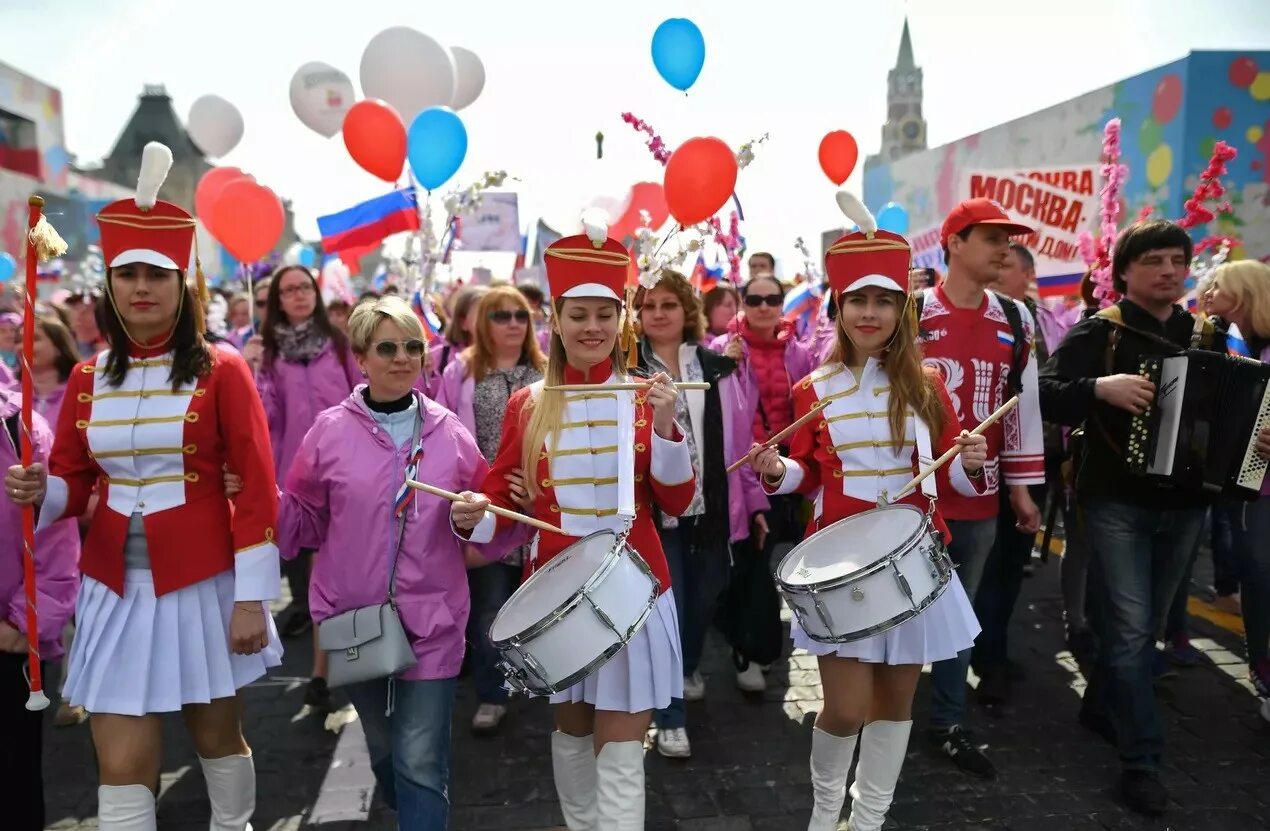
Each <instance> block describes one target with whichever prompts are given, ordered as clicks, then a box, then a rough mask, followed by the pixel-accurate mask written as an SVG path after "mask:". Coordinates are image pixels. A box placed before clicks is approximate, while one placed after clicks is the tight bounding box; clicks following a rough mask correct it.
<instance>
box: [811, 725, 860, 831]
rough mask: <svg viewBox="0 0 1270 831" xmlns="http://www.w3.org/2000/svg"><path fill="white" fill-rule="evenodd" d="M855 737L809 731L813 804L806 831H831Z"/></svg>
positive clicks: (844, 790) (839, 810)
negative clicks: (814, 799) (814, 801)
mask: <svg viewBox="0 0 1270 831" xmlns="http://www.w3.org/2000/svg"><path fill="white" fill-rule="evenodd" d="M859 738H860V737H859V735H855V736H835V735H834V734H832V733H826V732H825V731H824V730H821V729H820V728H819V727H816V728H814V729H813V730H812V731H811V789H812V793H813V794H814V795H815V798H816V804H815V807H814V808H812V811H811V822H810V823H808V824H807V831H834V829H835V828H837V827H838V818H839V817H840V816H841V815H842V803H843V802H845V801H846V799H847V774H848V773H850V771H851V757H852V756H853V755H854V754H855V746H856V740H858V739H859Z"/></svg>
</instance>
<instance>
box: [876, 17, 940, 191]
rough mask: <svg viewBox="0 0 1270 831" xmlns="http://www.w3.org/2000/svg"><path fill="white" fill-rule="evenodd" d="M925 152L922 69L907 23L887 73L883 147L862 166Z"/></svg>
mask: <svg viewBox="0 0 1270 831" xmlns="http://www.w3.org/2000/svg"><path fill="white" fill-rule="evenodd" d="M925 149H926V120H925V119H924V118H922V70H921V69H920V68H919V67H918V66H917V64H916V63H915V62H914V61H913V41H912V39H911V38H910V37H909V34H908V20H907V18H906V19H905V20H904V31H903V33H902V34H901V35H900V52H899V56H898V57H897V58H896V59H895V67H894V68H893V69H892V70H891V71H890V72H888V73H887V74H886V123H885V124H884V125H882V146H881V148H880V149H879V151H878V154H877V155H876V156H870V157H868V159H866V160H865V167H866V168H869V167H873V166H874V165H878V164H886V163H887V162H893V161H895V160H896V159H902V158H903V157H905V156H909V155H912V154H913V153H917V152H920V151H922V150H925Z"/></svg>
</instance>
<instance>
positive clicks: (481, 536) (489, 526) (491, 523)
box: [450, 511, 498, 545]
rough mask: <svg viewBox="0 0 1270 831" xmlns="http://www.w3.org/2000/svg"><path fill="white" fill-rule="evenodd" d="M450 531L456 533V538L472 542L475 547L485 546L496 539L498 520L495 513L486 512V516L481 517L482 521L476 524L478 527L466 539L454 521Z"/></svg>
mask: <svg viewBox="0 0 1270 831" xmlns="http://www.w3.org/2000/svg"><path fill="white" fill-rule="evenodd" d="M450 530H451V531H453V532H454V536H456V537H458V538H459V539H461V540H463V541H464V542H470V543H472V544H473V545H484V544H485V543H487V542H490V541H491V540H493V539H494V532H495V531H497V530H498V518H497V517H496V516H494V514H493V513H491V512H489V511H486V512H485V516H483V517H481V521H480V522H478V523H476V527H475V528H473V529H472V533H470V534H468V535H467V536H466V537H465V536H463V534H462V533H461V532H460V531H459V529H458V527H457V526H456V525H455V524H454V521H453V520H451V521H450Z"/></svg>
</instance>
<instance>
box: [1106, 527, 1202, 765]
mask: <svg viewBox="0 0 1270 831" xmlns="http://www.w3.org/2000/svg"><path fill="white" fill-rule="evenodd" d="M1084 515H1085V528H1086V530H1087V540H1088V542H1089V544H1090V546H1091V547H1092V548H1093V552H1094V565H1095V567H1096V568H1097V571H1098V578H1099V579H1096V580H1094V581H1092V585H1091V587H1092V588H1094V589H1095V590H1096V591H1098V592H1099V593H1100V599H1099V602H1098V607H1099V610H1100V614H1099V615H1098V617H1097V621H1096V623H1097V626H1098V629H1099V632H1098V635H1099V638H1100V642H1101V649H1100V650H1099V654H1098V663H1097V665H1096V666H1095V667H1094V669H1093V671H1092V673H1091V675H1090V678H1089V686H1088V688H1087V689H1086V690H1085V698H1084V702H1083V703H1082V709H1083V710H1084V711H1085V712H1086V713H1087V714H1089V715H1093V716H1103V717H1108V718H1110V719H1111V721H1112V723H1113V724H1114V725H1115V727H1116V735H1117V737H1118V739H1119V743H1120V762H1121V764H1122V765H1123V766H1124V767H1125V768H1126V769H1137V770H1156V769H1158V768H1159V766H1160V757H1161V756H1162V755H1163V752H1164V734H1163V732H1161V730H1160V722H1159V715H1158V713H1157V712H1156V704H1155V690H1154V688H1153V686H1152V683H1151V666H1152V661H1153V658H1154V653H1155V641H1156V638H1157V637H1158V636H1159V635H1161V634H1162V629H1163V624H1164V618H1165V616H1166V615H1167V614H1168V609H1169V606H1170V604H1171V602H1172V600H1173V597H1174V594H1175V593H1176V592H1177V587H1178V585H1179V584H1180V583H1181V580H1182V575H1183V574H1184V573H1185V571H1186V566H1187V564H1188V563H1189V562H1190V559H1191V556H1192V554H1193V553H1194V551H1195V544H1196V542H1197V540H1198V539H1199V535H1200V532H1201V531H1202V530H1203V527H1204V510H1203V509H1197V510H1181V511H1177V510H1174V511H1166V510H1152V509H1149V508H1138V507H1135V506H1132V505H1124V504H1120V503H1112V502H1090V503H1088V504H1086V505H1085V506H1084Z"/></svg>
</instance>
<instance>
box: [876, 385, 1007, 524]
mask: <svg viewBox="0 0 1270 831" xmlns="http://www.w3.org/2000/svg"><path fill="white" fill-rule="evenodd" d="M1018 403H1019V397H1018V396H1017V395H1016V396H1014V397H1013V398H1011V399H1010V400H1009V401H1007V402H1005V403H1004V404H1002V405H1001V408H1000V409H998V410H997V411H996V412H995V413H993V414H992V415H990V416H988V417H987V418H985V419H984V420H983V423H982V424H980V425H979V426H978V427H976V428H975V429H973V430H971V431H970V435H972V436H982V435H983V434H984V432H985V431H986V430H987V429H988V428H989V427H991V426H992V425H994V424H996V423H997V422H998V421H1000V420H1001V418H1002V417H1003V416H1004V415H1005V414H1006V413H1008V412H1010V410H1013V409H1014V407H1015V405H1016V404H1018ZM960 452H961V445H959V444H954V445H953V446H952V447H950V448H948V450H947V452H945V453H944V455H942V456H940V457H939V458H938V459H936V460H935V461H933V462H931V463H930V465H929V466H928V467H927V468H926V469H925V470H923V471H922V472H921V473H919V474H917V476H915V477H913V480H912V481H911V482H909V483H908V484H907V485H905V486H904V487H903V488H901V489H900V492H899V493H898V494H897V495H896V496H895V498H894V499H892V500H891V501H892V502H898V501H899V500H901V499H903V498H904V497H905V496H908V494H909V493H911V492H912V491H913V490H914V489H916V488H917V486H918V485H920V484H921V483H922V482H923V481H924V480H925V479H926V477H927V476H930V475H931V474H932V473H934V472H935V471H937V470H939V469H940V468H941V467H943V466H944V465H946V464H948V462H950V461H951V460H952V458H953V457H954V456H956V455H957V454H958V453H960Z"/></svg>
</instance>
